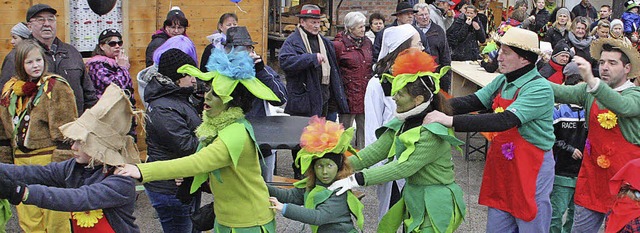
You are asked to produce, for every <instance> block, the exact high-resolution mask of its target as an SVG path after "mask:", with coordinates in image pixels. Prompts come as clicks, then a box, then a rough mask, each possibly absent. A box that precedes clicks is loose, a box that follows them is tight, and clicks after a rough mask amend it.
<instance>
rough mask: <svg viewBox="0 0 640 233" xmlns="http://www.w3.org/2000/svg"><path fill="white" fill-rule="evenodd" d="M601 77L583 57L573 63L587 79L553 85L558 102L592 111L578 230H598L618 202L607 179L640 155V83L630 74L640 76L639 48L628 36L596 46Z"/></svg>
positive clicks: (579, 189)
mask: <svg viewBox="0 0 640 233" xmlns="http://www.w3.org/2000/svg"><path fill="white" fill-rule="evenodd" d="M591 56H592V57H593V58H594V59H597V60H598V64H599V71H600V78H596V77H594V76H593V73H592V72H591V65H590V63H589V62H588V61H587V60H585V59H583V58H582V57H575V58H574V62H576V64H577V65H578V67H579V69H580V74H581V76H582V79H583V80H584V81H585V82H584V83H582V84H579V85H575V86H560V85H555V84H552V88H553V92H554V96H555V99H556V102H559V103H568V104H579V105H582V106H584V107H585V110H586V111H585V113H587V114H588V117H587V119H586V120H587V124H588V128H589V133H588V136H587V143H586V145H585V151H584V152H583V160H582V167H581V168H580V173H579V174H578V181H577V183H576V192H575V196H574V200H575V204H576V207H575V217H574V222H573V231H574V232H597V231H598V229H599V228H600V225H602V221H603V220H604V216H605V213H607V211H609V210H610V209H611V207H612V205H613V201H614V200H615V199H614V196H613V195H612V194H610V193H609V189H608V188H609V186H608V181H609V179H611V177H612V176H613V175H614V174H615V173H616V172H617V171H618V170H619V169H620V168H622V166H624V165H625V164H626V163H627V162H628V161H630V160H632V159H636V158H640V135H638V134H637V133H635V132H638V131H639V130H640V87H636V86H635V85H633V83H631V82H630V81H629V80H628V77H637V76H639V75H640V53H638V51H637V50H636V49H635V48H633V47H631V46H630V45H627V44H626V43H624V42H623V41H620V40H616V39H609V38H607V39H600V40H598V41H596V42H594V43H593V44H592V45H591Z"/></svg>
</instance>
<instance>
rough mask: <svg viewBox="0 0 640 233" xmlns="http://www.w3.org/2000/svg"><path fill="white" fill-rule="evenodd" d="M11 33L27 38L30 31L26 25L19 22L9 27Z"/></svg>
mask: <svg viewBox="0 0 640 233" xmlns="http://www.w3.org/2000/svg"><path fill="white" fill-rule="evenodd" d="M11 34H14V35H17V36H19V37H22V38H29V37H30V36H31V31H29V28H27V25H25V24H24V23H22V22H20V23H17V24H16V25H15V26H13V27H12V28H11Z"/></svg>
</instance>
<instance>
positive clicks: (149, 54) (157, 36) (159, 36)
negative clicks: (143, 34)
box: [144, 29, 170, 67]
mask: <svg viewBox="0 0 640 233" xmlns="http://www.w3.org/2000/svg"><path fill="white" fill-rule="evenodd" d="M169 37H170V36H169V34H167V33H166V32H165V31H164V30H163V29H159V30H158V31H156V32H155V33H154V34H153V35H151V42H149V45H147V50H146V52H145V58H144V63H145V65H146V66H147V67H149V66H152V65H153V52H155V51H156V49H157V48H158V47H160V45H162V44H164V42H165V41H167V40H168V39H169Z"/></svg>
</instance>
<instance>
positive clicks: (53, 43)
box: [0, 4, 98, 115]
mask: <svg viewBox="0 0 640 233" xmlns="http://www.w3.org/2000/svg"><path fill="white" fill-rule="evenodd" d="M56 13H57V11H56V9H53V8H51V7H50V6H49V5H45V4H37V5H34V6H32V7H30V8H29V10H27V26H28V27H29V30H31V35H32V36H33V38H34V39H36V40H37V41H38V43H39V44H40V46H42V47H43V48H44V49H45V51H46V52H45V54H46V56H45V59H46V60H47V63H49V65H48V67H49V70H48V71H49V72H51V73H54V74H57V75H60V76H62V77H63V78H64V79H66V80H67V82H69V85H70V86H71V88H72V89H73V93H74V94H75V96H76V106H77V108H78V114H79V115H80V114H82V112H84V110H85V109H88V108H90V107H91V106H93V105H94V104H95V103H96V102H97V101H98V99H97V98H96V90H95V88H94V87H93V83H92V82H91V79H89V76H88V75H87V71H86V70H85V66H84V62H83V61H82V55H81V54H80V52H78V50H76V48H74V47H73V46H71V45H70V44H67V43H64V42H62V41H61V40H60V39H58V38H57V37H56V31H57V30H56V29H57V26H56V20H57V18H56ZM6 61H7V62H6V64H5V65H3V67H2V73H1V74H0V86H4V83H6V82H7V81H8V80H9V79H10V78H11V77H12V76H14V75H16V70H15V50H12V51H11V52H10V53H9V54H7V59H6Z"/></svg>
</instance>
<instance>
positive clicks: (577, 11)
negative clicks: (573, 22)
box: [571, 3, 598, 21]
mask: <svg viewBox="0 0 640 233" xmlns="http://www.w3.org/2000/svg"><path fill="white" fill-rule="evenodd" d="M571 13H572V14H573V15H574V17H578V16H584V17H587V18H591V20H592V21H593V20H594V19H597V18H598V10H596V8H595V7H593V5H591V4H589V6H584V5H582V4H581V3H580V4H578V5H576V6H574V7H573V9H571Z"/></svg>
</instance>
